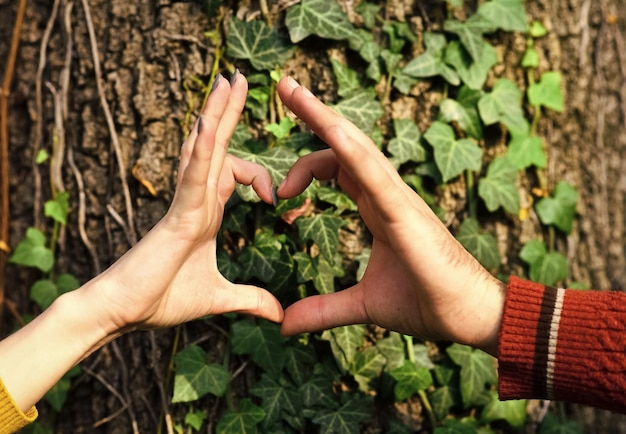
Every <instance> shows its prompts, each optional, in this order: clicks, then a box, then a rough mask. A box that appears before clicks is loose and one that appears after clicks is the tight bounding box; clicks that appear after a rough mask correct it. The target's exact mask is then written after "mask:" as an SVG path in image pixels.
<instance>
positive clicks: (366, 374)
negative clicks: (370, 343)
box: [349, 347, 387, 392]
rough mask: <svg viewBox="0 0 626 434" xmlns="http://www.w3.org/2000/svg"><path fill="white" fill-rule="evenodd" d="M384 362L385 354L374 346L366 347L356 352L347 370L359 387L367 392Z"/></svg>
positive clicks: (378, 374) (385, 361)
mask: <svg viewBox="0 0 626 434" xmlns="http://www.w3.org/2000/svg"><path fill="white" fill-rule="evenodd" d="M385 363H387V360H386V359H385V356H383V355H382V354H381V353H380V352H379V351H378V349H377V348H376V347H368V348H366V349H364V350H363V351H360V352H358V353H357V355H356V357H355V358H354V362H353V363H352V366H350V370H349V372H350V373H351V374H352V375H353V376H354V380H355V381H356V382H357V383H358V384H359V389H361V391H362V392H367V391H369V390H371V389H372V382H373V381H374V380H375V379H377V378H378V377H379V376H380V373H381V372H382V370H383V367H384V366H385Z"/></svg>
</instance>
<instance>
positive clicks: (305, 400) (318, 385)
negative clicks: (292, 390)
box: [299, 375, 337, 408]
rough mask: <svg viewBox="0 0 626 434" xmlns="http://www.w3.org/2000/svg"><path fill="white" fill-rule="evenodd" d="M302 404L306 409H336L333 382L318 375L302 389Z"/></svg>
mask: <svg viewBox="0 0 626 434" xmlns="http://www.w3.org/2000/svg"><path fill="white" fill-rule="evenodd" d="M299 390H300V395H301V396H302V404H304V406H305V407H307V408H311V407H314V406H315V407H323V408H336V407H337V402H336V400H335V395H334V394H333V382H332V380H331V379H330V378H327V377H324V376H321V375H316V376H314V377H313V378H311V379H310V380H309V381H307V382H306V383H304V384H303V385H302V386H301V387H300V389H299Z"/></svg>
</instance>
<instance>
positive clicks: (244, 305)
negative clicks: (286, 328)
mask: <svg viewBox="0 0 626 434" xmlns="http://www.w3.org/2000/svg"><path fill="white" fill-rule="evenodd" d="M230 312H237V313H243V314H246V315H252V316H256V317H259V318H263V319H267V320H270V321H274V322H281V321H282V320H283V316H284V311H283V307H282V306H281V304H280V303H279V302H278V300H277V299H276V297H274V296H273V295H272V294H271V293H270V292H268V291H267V290H265V289H263V288H259V287H256V286H252V285H240V284H233V283H230V282H229V285H227V287H226V288H224V289H223V290H221V291H219V292H218V294H217V296H216V303H215V306H214V312H212V313H213V314H216V315H219V314H223V313H230Z"/></svg>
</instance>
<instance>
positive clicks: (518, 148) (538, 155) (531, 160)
mask: <svg viewBox="0 0 626 434" xmlns="http://www.w3.org/2000/svg"><path fill="white" fill-rule="evenodd" d="M511 136H512V137H511V141H510V142H509V147H508V149H507V152H506V156H507V158H508V159H509V161H510V162H511V163H513V165H514V166H515V167H516V168H517V170H524V169H526V168H527V167H530V166H537V167H540V168H545V167H546V164H547V162H546V153H545V152H544V150H543V144H542V143H541V138H540V137H537V136H531V135H529V134H528V133H527V132H526V131H525V132H523V133H521V134H517V133H514V134H511Z"/></svg>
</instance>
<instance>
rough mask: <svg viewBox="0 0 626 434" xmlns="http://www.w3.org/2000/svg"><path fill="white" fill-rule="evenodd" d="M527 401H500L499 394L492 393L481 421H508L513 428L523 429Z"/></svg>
mask: <svg viewBox="0 0 626 434" xmlns="http://www.w3.org/2000/svg"><path fill="white" fill-rule="evenodd" d="M526 404H527V402H526V401H525V400H511V401H500V400H499V399H498V392H496V391H492V392H491V401H490V402H489V404H487V405H486V406H485V408H484V409H483V412H482V414H481V419H482V420H484V421H485V422H494V421H496V420H506V421H507V422H508V423H509V425H511V426H513V427H517V428H519V427H522V426H523V425H524V422H525V421H526Z"/></svg>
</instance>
